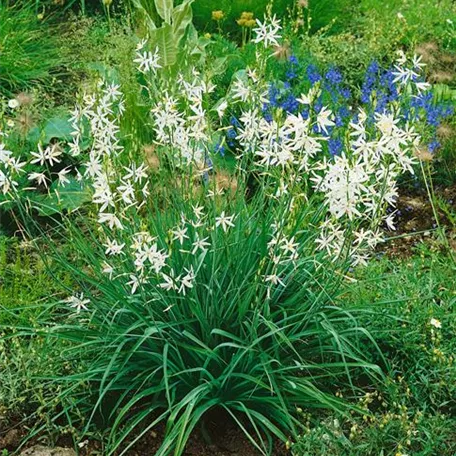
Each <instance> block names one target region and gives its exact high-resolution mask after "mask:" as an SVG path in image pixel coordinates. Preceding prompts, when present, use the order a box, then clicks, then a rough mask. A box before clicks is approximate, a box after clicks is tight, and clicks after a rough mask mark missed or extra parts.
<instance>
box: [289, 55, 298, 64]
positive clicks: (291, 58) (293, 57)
mask: <svg viewBox="0 0 456 456" xmlns="http://www.w3.org/2000/svg"><path fill="white" fill-rule="evenodd" d="M288 61H289V62H290V63H291V64H292V65H297V64H298V59H297V58H296V56H294V55H290V58H289V59H288Z"/></svg>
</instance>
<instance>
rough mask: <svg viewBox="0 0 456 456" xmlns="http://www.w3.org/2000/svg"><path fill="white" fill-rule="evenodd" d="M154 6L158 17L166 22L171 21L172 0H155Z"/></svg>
mask: <svg viewBox="0 0 456 456" xmlns="http://www.w3.org/2000/svg"><path fill="white" fill-rule="evenodd" d="M155 8H157V13H158V14H159V15H160V17H161V18H162V19H163V20H164V21H165V22H166V23H167V24H170V23H171V14H172V12H173V0H155Z"/></svg>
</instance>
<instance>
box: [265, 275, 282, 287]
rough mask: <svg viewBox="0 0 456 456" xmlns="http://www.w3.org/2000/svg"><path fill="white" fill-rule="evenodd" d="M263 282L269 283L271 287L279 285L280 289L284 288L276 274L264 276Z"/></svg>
mask: <svg viewBox="0 0 456 456" xmlns="http://www.w3.org/2000/svg"><path fill="white" fill-rule="evenodd" d="M264 281H265V282H271V283H272V284H273V285H281V286H282V287H284V286H285V284H284V283H283V282H282V280H281V279H280V277H279V276H278V275H277V274H269V275H265V276H264Z"/></svg>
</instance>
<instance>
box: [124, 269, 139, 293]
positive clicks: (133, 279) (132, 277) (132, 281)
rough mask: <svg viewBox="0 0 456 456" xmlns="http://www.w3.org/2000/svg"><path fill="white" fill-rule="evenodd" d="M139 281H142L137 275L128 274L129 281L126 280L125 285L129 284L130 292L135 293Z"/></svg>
mask: <svg viewBox="0 0 456 456" xmlns="http://www.w3.org/2000/svg"><path fill="white" fill-rule="evenodd" d="M140 283H142V281H141V280H140V279H139V278H138V277H137V276H135V275H133V274H130V281H129V282H127V285H130V286H131V294H135V293H136V290H137V289H138V287H139V284H140Z"/></svg>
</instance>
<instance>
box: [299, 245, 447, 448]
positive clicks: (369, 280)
mask: <svg viewBox="0 0 456 456" xmlns="http://www.w3.org/2000/svg"><path fill="white" fill-rule="evenodd" d="M455 271H456V265H455V263H454V260H453V259H452V258H451V257H447V256H445V255H444V254H442V253H440V251H439V246H438V245H436V246H435V247H429V246H426V245H423V246H422V247H421V248H420V249H419V250H418V252H417V254H416V255H415V256H414V257H412V258H410V259H402V260H394V261H393V260H388V259H386V258H384V259H381V260H378V261H374V262H372V263H371V264H370V265H369V266H367V267H366V268H359V269H358V270H356V271H355V272H354V278H355V279H356V281H353V282H350V283H349V284H347V286H346V292H345V293H344V294H342V295H341V297H340V299H341V301H342V302H343V303H344V306H345V307H347V309H350V310H352V311H353V310H354V309H359V310H360V309H365V311H367V309H369V312H366V314H365V318H363V317H360V318H359V322H360V324H361V325H362V326H363V327H365V328H366V329H367V330H368V331H370V332H371V333H372V334H373V335H374V336H375V338H376V340H377V341H379V344H380V347H381V349H382V352H383V353H384V354H385V356H386V358H387V359H388V364H389V368H388V379H387V381H386V382H385V384H384V385H383V387H381V388H380V389H375V388H374V387H372V388H370V389H368V393H366V394H365V395H364V396H363V397H362V398H360V399H359V401H358V405H359V406H360V407H362V408H364V409H365V410H366V416H365V417H364V418H363V419H361V418H362V417H354V416H353V417H351V418H350V419H348V420H347V419H346V418H341V419H340V420H338V421H336V422H334V416H332V417H331V416H327V418H325V419H323V420H322V418H321V417H316V416H314V417H313V418H315V419H316V420H318V421H317V424H312V422H311V421H308V423H307V431H306V432H305V433H304V434H303V435H302V437H301V438H300V439H299V440H298V441H297V443H296V444H295V445H294V447H293V449H294V454H295V455H296V456H310V455H312V456H314V455H315V456H317V455H328V456H377V455H378V454H384V455H385V456H395V455H396V454H414V455H415V454H416V455H421V456H432V455H434V454H439V455H442V456H451V455H453V454H454V453H455V451H456V439H455V434H454V428H455V425H456V420H455V413H456V402H455V399H454V398H455V394H456V390H455V385H456V365H455V359H454V353H455V350H456V325H455V323H454V322H455V318H454V317H455V305H456V293H455V290H454V287H453V286H452V284H453V282H454V274H455ZM432 319H435V320H436V321H437V323H436V322H435V321H434V320H432ZM431 321H434V324H437V326H438V322H440V323H441V325H442V326H441V328H438V327H436V326H434V325H433V324H431ZM365 389H366V388H365ZM306 420H309V418H308V417H305V416H304V417H303V421H304V422H305V421H306Z"/></svg>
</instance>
